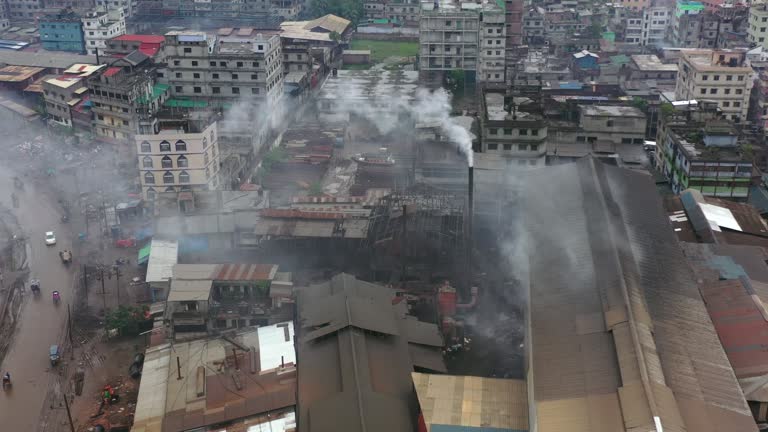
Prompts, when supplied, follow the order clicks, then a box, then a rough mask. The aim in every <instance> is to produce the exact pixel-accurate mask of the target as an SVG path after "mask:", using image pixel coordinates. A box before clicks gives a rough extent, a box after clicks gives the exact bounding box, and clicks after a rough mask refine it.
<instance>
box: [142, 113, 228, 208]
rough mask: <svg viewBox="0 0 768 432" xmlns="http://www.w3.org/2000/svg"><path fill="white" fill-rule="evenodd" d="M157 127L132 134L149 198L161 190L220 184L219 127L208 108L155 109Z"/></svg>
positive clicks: (187, 189)
mask: <svg viewBox="0 0 768 432" xmlns="http://www.w3.org/2000/svg"><path fill="white" fill-rule="evenodd" d="M158 124H159V129H158V131H157V133H153V134H139V135H136V136H135V145H136V154H137V155H138V164H139V165H138V166H139V171H140V176H139V177H140V180H141V190H142V194H143V196H144V198H145V199H146V200H148V201H152V200H154V199H155V196H156V194H157V193H160V192H182V191H194V190H209V189H216V188H217V187H218V186H219V166H220V165H219V155H220V152H219V141H218V128H217V122H216V121H215V118H214V116H213V115H212V113H210V112H200V111H197V112H191V113H185V114H178V113H175V114H172V113H166V112H160V113H158Z"/></svg>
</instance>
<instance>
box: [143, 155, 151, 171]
mask: <svg viewBox="0 0 768 432" xmlns="http://www.w3.org/2000/svg"><path fill="white" fill-rule="evenodd" d="M141 166H143V167H144V168H152V158H151V157H149V156H144V158H143V159H142V160H141Z"/></svg>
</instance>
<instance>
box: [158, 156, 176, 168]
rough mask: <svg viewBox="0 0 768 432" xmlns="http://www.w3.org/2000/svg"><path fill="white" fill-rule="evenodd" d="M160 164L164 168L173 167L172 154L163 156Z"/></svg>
mask: <svg viewBox="0 0 768 432" xmlns="http://www.w3.org/2000/svg"><path fill="white" fill-rule="evenodd" d="M160 164H161V166H162V167H163V168H173V161H172V160H171V157H170V156H163V159H162V160H161V161H160Z"/></svg>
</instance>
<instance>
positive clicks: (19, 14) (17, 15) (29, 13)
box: [7, 0, 45, 21]
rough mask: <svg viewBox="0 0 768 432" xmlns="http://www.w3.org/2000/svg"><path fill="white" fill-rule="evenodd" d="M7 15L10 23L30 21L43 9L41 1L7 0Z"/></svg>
mask: <svg viewBox="0 0 768 432" xmlns="http://www.w3.org/2000/svg"><path fill="white" fill-rule="evenodd" d="M7 5H8V9H7V13H8V17H9V19H10V20H11V21H32V20H34V19H35V18H36V17H38V16H39V15H40V14H41V13H42V11H43V8H44V7H45V2H43V0H7Z"/></svg>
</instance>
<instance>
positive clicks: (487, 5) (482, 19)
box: [419, 0, 506, 85]
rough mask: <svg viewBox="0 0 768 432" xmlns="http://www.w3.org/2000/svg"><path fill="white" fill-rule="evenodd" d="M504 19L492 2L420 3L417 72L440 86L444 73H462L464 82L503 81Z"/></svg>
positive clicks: (424, 79)
mask: <svg viewBox="0 0 768 432" xmlns="http://www.w3.org/2000/svg"><path fill="white" fill-rule="evenodd" d="M504 26H505V16H504V10H503V9H502V7H501V6H500V5H499V4H497V3H495V2H483V3H482V4H477V3H458V2H455V1H452V0H442V1H435V2H434V3H422V5H421V17H420V18H419V72H420V79H421V80H422V81H426V82H429V83H431V84H436V85H439V84H441V83H442V81H443V79H444V78H445V74H446V72H450V71H454V70H458V71H463V72H464V73H465V80H466V81H467V82H470V83H471V82H475V81H484V82H498V83H503V82H504V72H503V69H504V57H505V46H506V44H505V36H504V35H505V28H504Z"/></svg>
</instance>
